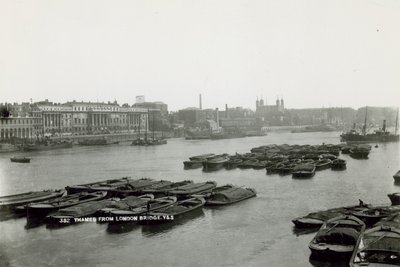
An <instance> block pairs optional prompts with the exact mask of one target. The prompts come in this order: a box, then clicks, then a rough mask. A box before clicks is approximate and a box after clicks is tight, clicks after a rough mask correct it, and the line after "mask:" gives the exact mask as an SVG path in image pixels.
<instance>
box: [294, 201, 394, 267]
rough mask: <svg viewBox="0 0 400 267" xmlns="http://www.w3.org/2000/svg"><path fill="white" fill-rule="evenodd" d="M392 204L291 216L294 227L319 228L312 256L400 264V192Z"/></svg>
mask: <svg viewBox="0 0 400 267" xmlns="http://www.w3.org/2000/svg"><path fill="white" fill-rule="evenodd" d="M388 196H389V198H390V200H391V202H392V205H370V204H365V203H363V202H362V201H361V200H360V201H359V204H358V205H354V206H348V207H340V208H333V209H328V210H324V211H318V212H312V213H309V214H307V215H306V216H303V217H298V218H295V219H293V220H292V222H293V223H294V225H295V231H296V232H298V233H300V232H301V231H305V232H309V231H317V233H316V235H315V236H314V238H313V239H312V240H311V241H310V243H309V248H310V250H311V256H310V259H312V260H315V259H317V260H318V259H322V260H324V261H333V262H334V261H345V262H349V264H350V266H378V265H379V266H399V265H400V205H399V204H400V193H393V194H389V195H388Z"/></svg>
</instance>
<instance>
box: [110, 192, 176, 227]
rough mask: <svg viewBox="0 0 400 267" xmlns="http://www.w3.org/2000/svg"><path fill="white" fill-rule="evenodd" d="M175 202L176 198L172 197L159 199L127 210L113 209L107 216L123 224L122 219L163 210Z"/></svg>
mask: <svg viewBox="0 0 400 267" xmlns="http://www.w3.org/2000/svg"><path fill="white" fill-rule="evenodd" d="M176 201H177V198H176V197H174V196H168V197H160V198H155V199H152V200H149V201H147V202H146V203H145V204H144V205H140V206H137V207H129V208H128V209H115V210H112V211H110V213H109V214H110V216H113V217H114V218H119V219H118V220H119V221H122V222H123V221H124V220H123V217H127V216H137V215H141V214H144V213H146V212H149V211H155V210H158V209H161V208H165V207H168V206H171V205H173V204H174V203H176Z"/></svg>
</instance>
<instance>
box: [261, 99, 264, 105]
mask: <svg viewBox="0 0 400 267" xmlns="http://www.w3.org/2000/svg"><path fill="white" fill-rule="evenodd" d="M260 106H264V99H262V98H261V100H260Z"/></svg>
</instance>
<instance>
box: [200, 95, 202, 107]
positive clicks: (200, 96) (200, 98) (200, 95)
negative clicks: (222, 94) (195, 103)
mask: <svg viewBox="0 0 400 267" xmlns="http://www.w3.org/2000/svg"><path fill="white" fill-rule="evenodd" d="M199 108H200V109H202V105H201V94H199Z"/></svg>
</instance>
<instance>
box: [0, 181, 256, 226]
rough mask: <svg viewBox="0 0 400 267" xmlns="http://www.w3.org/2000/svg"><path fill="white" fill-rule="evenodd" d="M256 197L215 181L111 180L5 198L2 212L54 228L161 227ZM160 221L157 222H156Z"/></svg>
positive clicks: (0, 207)
mask: <svg viewBox="0 0 400 267" xmlns="http://www.w3.org/2000/svg"><path fill="white" fill-rule="evenodd" d="M255 196H256V191H255V190H254V189H252V188H243V187H238V186H234V185H224V186H219V187H217V183H216V182H214V181H207V182H201V183H193V181H188V180H186V181H180V182H171V181H166V180H153V179H149V178H142V179H131V178H128V177H124V178H121V179H113V180H105V181H100V182H94V183H88V184H81V185H73V186H67V187H66V188H65V190H56V191H54V190H48V191H40V192H28V193H23V194H17V195H9V196H3V197H0V210H1V211H2V212H8V213H13V214H15V215H17V214H19V215H21V216H22V215H26V216H27V218H28V222H29V220H35V221H37V220H38V219H39V220H40V221H41V222H45V223H47V224H50V225H54V224H65V223H67V224H69V223H74V222H76V219H77V218H88V217H90V218H98V217H99V216H101V217H103V218H104V217H106V218H108V219H107V220H108V221H110V222H114V221H116V220H114V219H115V218H122V219H121V220H117V221H119V222H121V221H122V222H124V221H126V220H124V219H123V218H127V217H129V218H132V217H133V216H141V218H144V219H142V220H140V221H141V222H142V223H146V224H147V223H149V224H150V223H151V224H154V223H161V222H165V221H170V220H171V218H173V219H175V218H177V217H179V216H181V215H184V214H186V213H189V212H192V211H194V210H197V209H201V208H202V207H203V206H204V205H210V206H211V205H228V204H232V203H235V202H238V201H242V200H245V199H248V198H251V197H255ZM154 218H156V219H154Z"/></svg>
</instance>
